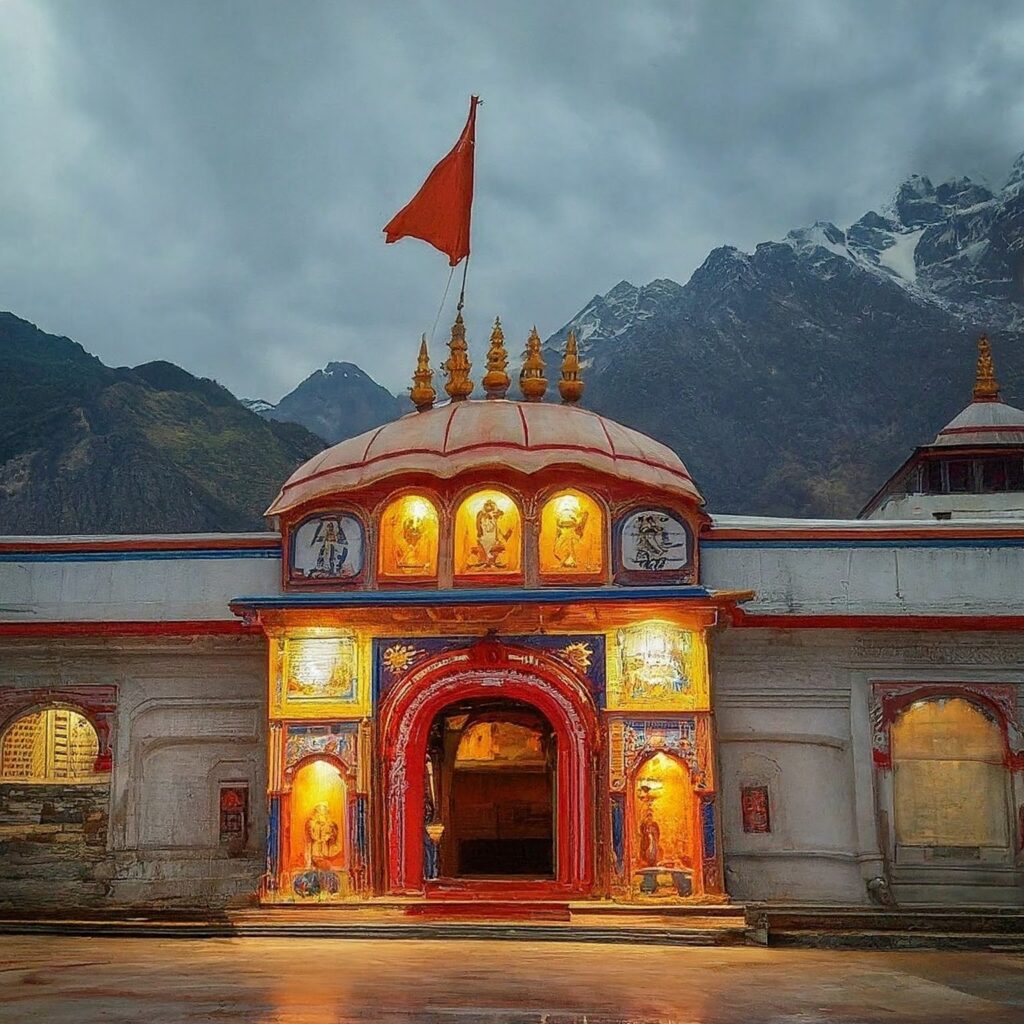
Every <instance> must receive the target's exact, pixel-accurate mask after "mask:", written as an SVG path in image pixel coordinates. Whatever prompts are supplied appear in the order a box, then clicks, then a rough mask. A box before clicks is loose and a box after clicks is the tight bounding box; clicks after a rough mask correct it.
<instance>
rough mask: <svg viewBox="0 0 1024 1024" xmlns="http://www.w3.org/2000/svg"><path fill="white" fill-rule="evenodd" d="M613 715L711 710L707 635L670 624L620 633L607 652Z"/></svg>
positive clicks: (609, 702)
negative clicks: (637, 712)
mask: <svg viewBox="0 0 1024 1024" xmlns="http://www.w3.org/2000/svg"><path fill="white" fill-rule="evenodd" d="M607 707H608V710H609V711H704V710H707V709H708V708H709V707H710V703H709V693H708V673H707V650H706V648H705V644H704V637H703V635H702V634H701V633H700V632H698V631H695V630H687V629H681V628H680V627H678V626H674V625H672V624H671V623H668V622H644V623H640V624H638V625H636V626H628V627H626V628H625V629H620V630H618V631H617V632H616V634H615V642H614V643H613V644H610V645H609V648H608V698H607Z"/></svg>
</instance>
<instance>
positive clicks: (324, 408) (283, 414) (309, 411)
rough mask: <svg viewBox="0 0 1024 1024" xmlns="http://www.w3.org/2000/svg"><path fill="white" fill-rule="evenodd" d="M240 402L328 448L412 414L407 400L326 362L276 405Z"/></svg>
mask: <svg viewBox="0 0 1024 1024" xmlns="http://www.w3.org/2000/svg"><path fill="white" fill-rule="evenodd" d="M242 401H243V402H244V403H245V405H246V406H248V407H249V408H250V409H251V410H252V411H253V412H255V413H258V414H259V415H260V416H263V417H264V418H265V419H268V420H278V421H281V422H290V423H301V424H302V426H304V427H305V428H306V429H307V430H311V431H312V432H313V433H314V434H317V435H318V436H319V437H322V438H324V439H325V440H327V441H330V442H331V443H332V444H333V443H334V442H336V441H343V440H344V439H345V438H347V437H355V436H356V434H361V433H362V432H363V431H364V430H372V429H373V428H374V427H379V426H380V425H381V424H382V423H387V422H388V420H393V419H396V418H397V417H399V416H404V415H405V414H406V413H407V412H409V411H410V410H409V401H408V399H407V398H396V397H395V396H394V395H392V394H391V392H390V391H388V390H387V388H383V387H381V386H380V384H378V383H377V382H376V381H375V380H374V379H373V378H372V377H370V376H369V375H368V374H366V373H364V372H363V371H362V370H361V369H359V367H358V366H356V365H355V364H354V363H328V364H327V365H326V366H325V367H324V368H323V369H322V370H317V371H316V372H315V373H311V374H310V375H309V376H308V377H307V378H306V379H305V380H304V381H303V382H302V383H301V384H299V386H298V387H296V388H295V389H294V390H293V391H290V392H289V393H288V394H287V395H285V396H284V398H282V399H281V401H280V402H278V403H277V405H273V404H271V403H270V402H265V401H263V400H262V399H242Z"/></svg>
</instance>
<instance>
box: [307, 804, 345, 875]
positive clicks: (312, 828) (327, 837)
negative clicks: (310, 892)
mask: <svg viewBox="0 0 1024 1024" xmlns="http://www.w3.org/2000/svg"><path fill="white" fill-rule="evenodd" d="M339 840H340V832H339V829H338V823H337V822H336V821H334V820H333V819H332V818H331V815H330V810H329V808H328V806H327V804H317V805H316V807H314V808H313V813H312V814H311V815H310V816H309V817H308V818H307V819H306V867H307V868H320V869H325V868H329V867H330V866H331V860H332V859H333V858H334V857H337V856H338V854H339V853H340V852H341V843H340V841H339Z"/></svg>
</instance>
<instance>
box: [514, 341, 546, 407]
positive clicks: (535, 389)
mask: <svg viewBox="0 0 1024 1024" xmlns="http://www.w3.org/2000/svg"><path fill="white" fill-rule="evenodd" d="M519 388H520V390H521V391H522V392H523V398H525V399H526V400H527V401H528V402H539V401H540V400H541V399H542V398H543V397H544V392H545V391H547V389H548V382H547V380H546V379H545V377H544V357H543V356H542V355H541V354H540V335H539V334H538V333H537V328H536V326H534V328H533V330H532V331H530V336H529V338H527V339H526V358H525V359H524V360H523V368H522V370H520V372H519Z"/></svg>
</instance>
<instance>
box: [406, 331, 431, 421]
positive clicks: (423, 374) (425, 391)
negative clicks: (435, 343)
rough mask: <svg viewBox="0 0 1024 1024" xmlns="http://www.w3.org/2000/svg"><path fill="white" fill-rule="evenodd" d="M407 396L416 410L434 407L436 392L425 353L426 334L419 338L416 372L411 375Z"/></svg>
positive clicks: (427, 356) (420, 410)
mask: <svg viewBox="0 0 1024 1024" xmlns="http://www.w3.org/2000/svg"><path fill="white" fill-rule="evenodd" d="M409 398H410V399H412V404H413V405H415V406H416V411H417V412H426V411H427V410H428V409H433V408H434V399H436V398H437V392H436V391H435V390H434V371H433V370H432V369H431V368H430V356H429V355H428V354H427V336H426V335H425V334H424V335H423V338H422V339H421V340H420V354H419V355H418V356H417V357H416V372H415V373H414V374H413V375H412V387H411V388H409Z"/></svg>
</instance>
